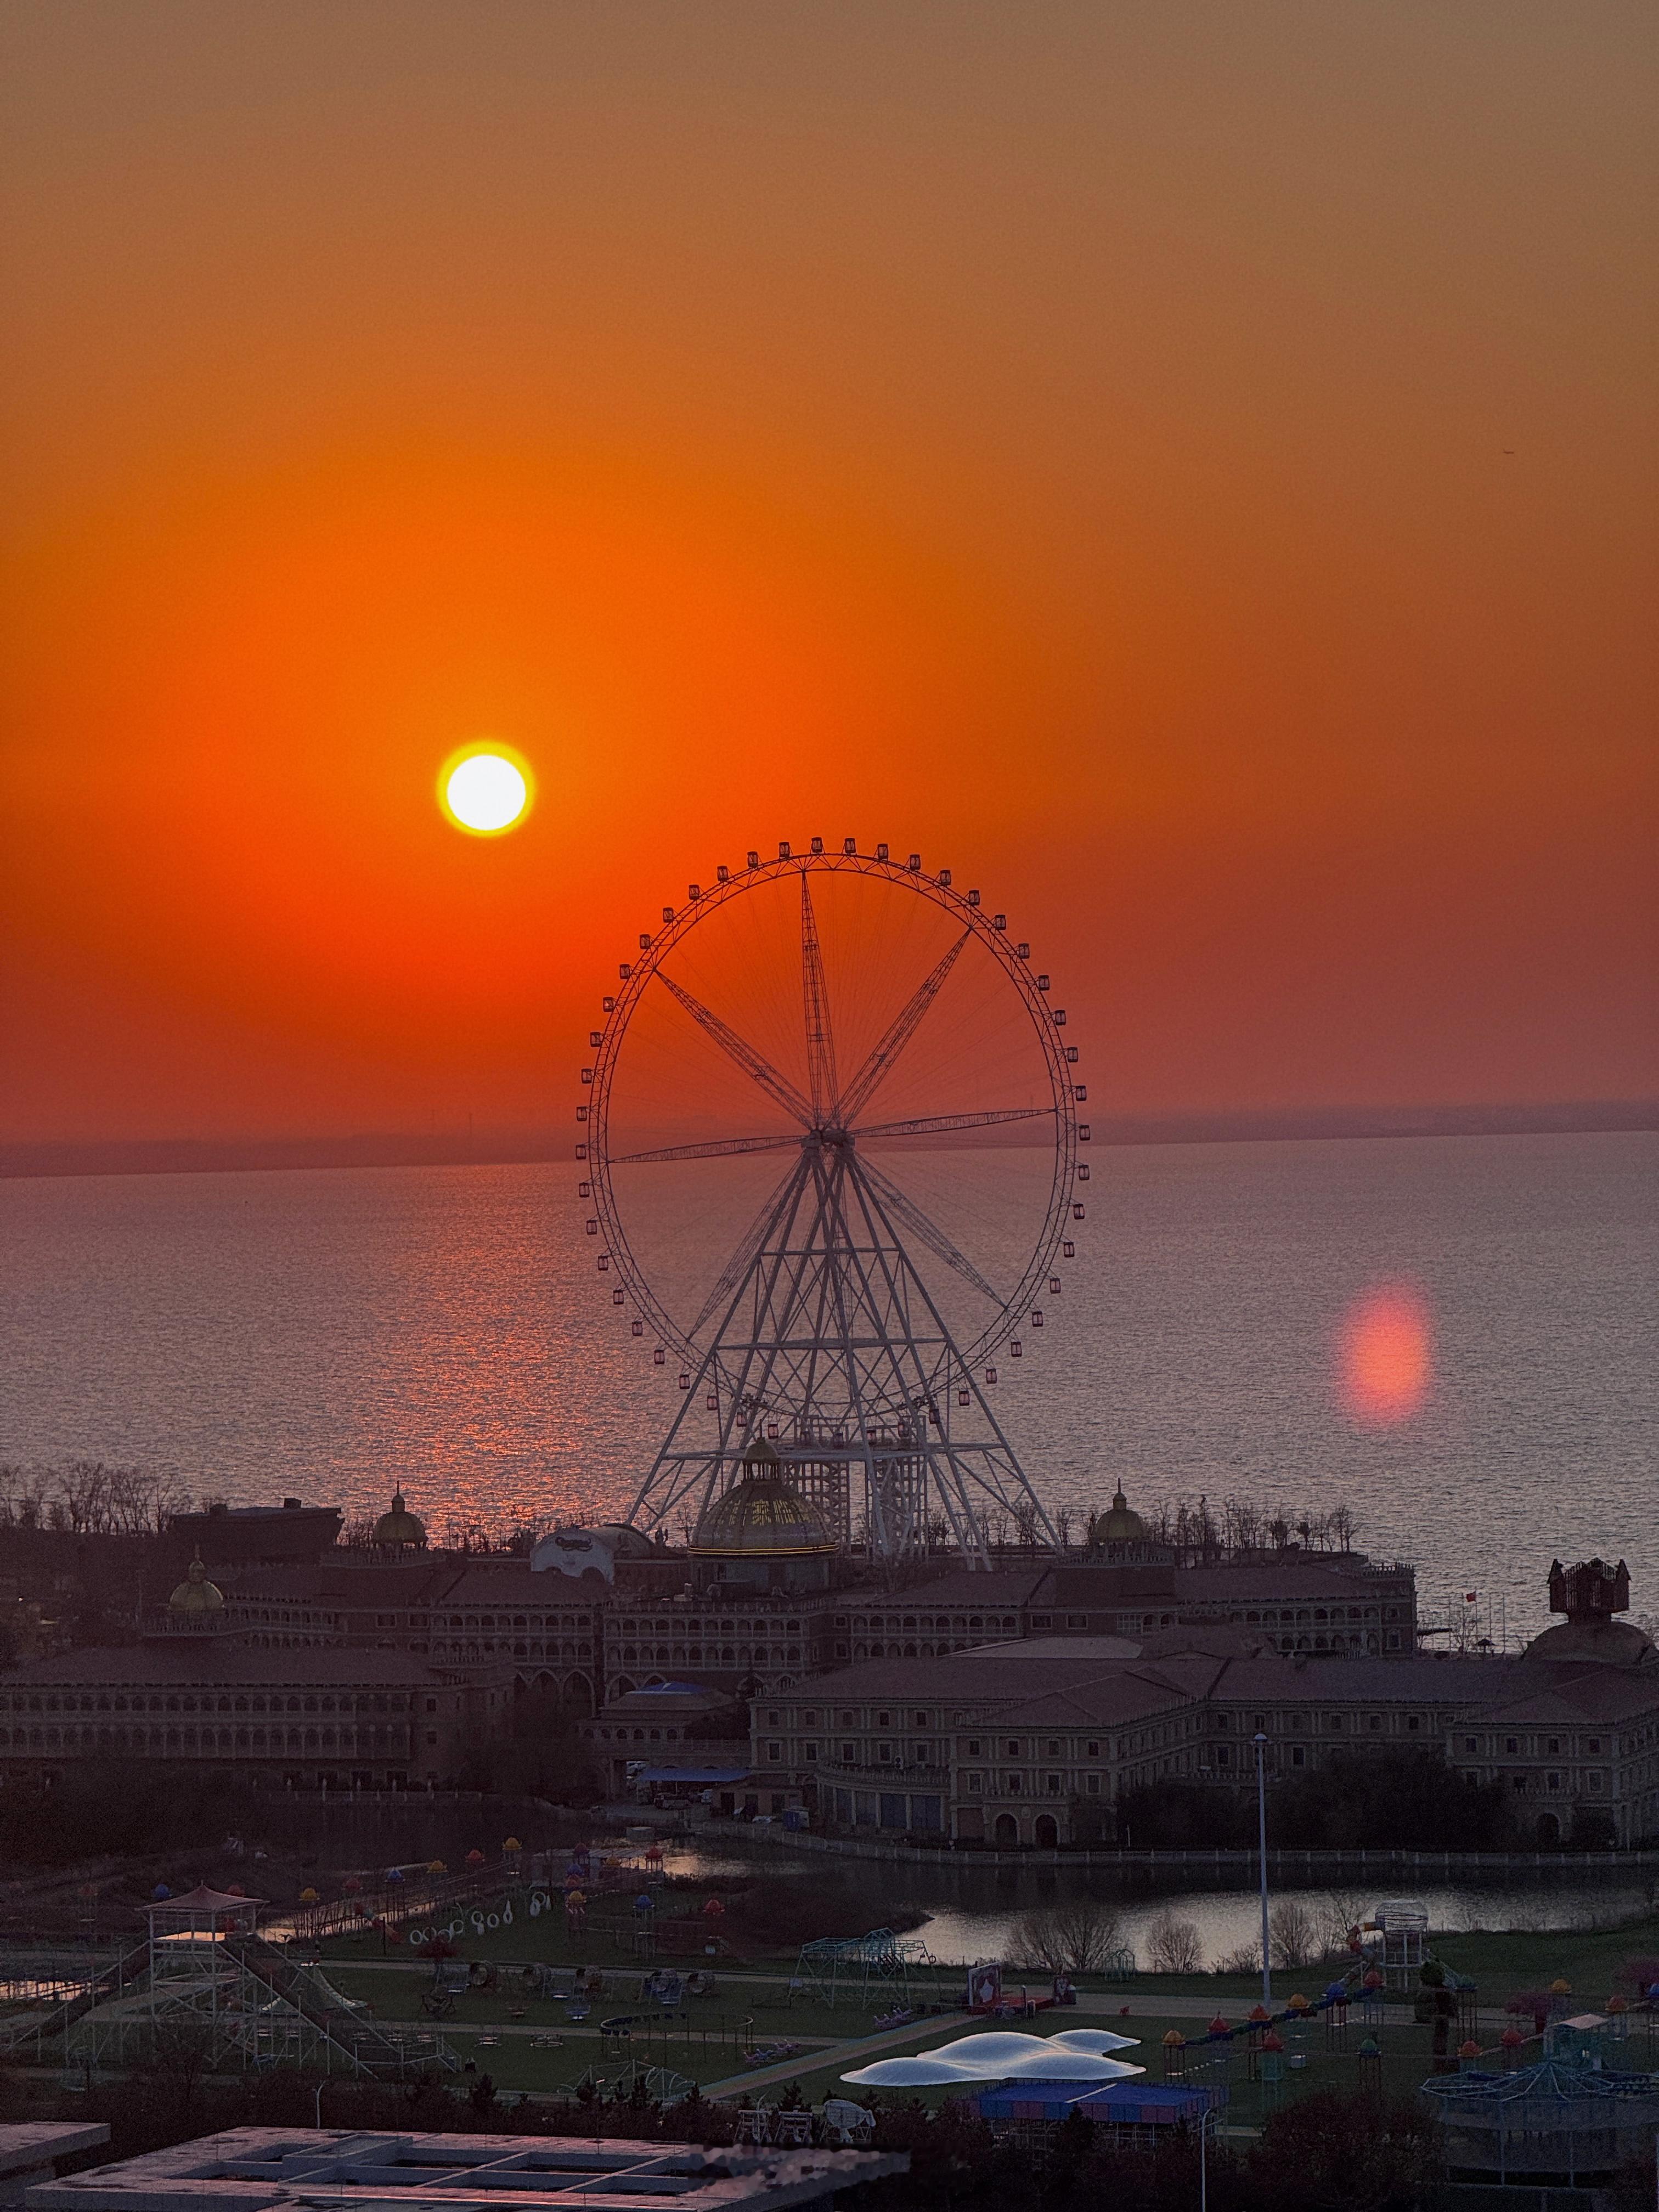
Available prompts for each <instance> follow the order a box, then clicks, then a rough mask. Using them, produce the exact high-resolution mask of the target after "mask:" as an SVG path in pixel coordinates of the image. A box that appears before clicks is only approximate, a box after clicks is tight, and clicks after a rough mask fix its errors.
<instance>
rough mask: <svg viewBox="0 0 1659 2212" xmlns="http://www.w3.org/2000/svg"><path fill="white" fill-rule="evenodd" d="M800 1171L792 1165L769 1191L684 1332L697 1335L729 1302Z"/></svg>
mask: <svg viewBox="0 0 1659 2212" xmlns="http://www.w3.org/2000/svg"><path fill="white" fill-rule="evenodd" d="M785 1141H787V1143H789V1144H793V1143H794V1142H795V1141H796V1139H794V1138H793V1137H791V1138H788V1139H786V1140H785ZM798 1173H799V1169H798V1168H792V1169H791V1170H789V1173H788V1174H787V1175H786V1176H784V1177H783V1179H782V1181H781V1182H779V1183H778V1184H777V1186H776V1187H775V1188H774V1189H773V1190H771V1191H769V1193H768V1194H767V1198H766V1203H765V1204H764V1205H763V1206H762V1208H761V1210H760V1212H758V1213H757V1215H756V1216H755V1218H754V1219H753V1220H752V1221H751V1222H750V1225H749V1226H748V1228H747V1229H746V1230H745V1231H744V1233H743V1236H742V1237H741V1238H740V1239H739V1240H738V1247H737V1249H736V1250H735V1251H734V1252H733V1253H732V1256H731V1258H730V1259H729V1260H728V1261H726V1265H725V1267H723V1268H722V1269H721V1270H720V1280H719V1281H718V1282H717V1283H716V1284H715V1285H714V1289H713V1290H712V1291H710V1292H709V1293H708V1297H706V1298H705V1299H704V1300H703V1302H702V1310H701V1311H700V1312H699V1313H698V1315H697V1317H696V1320H695V1321H694V1322H692V1324H691V1326H690V1328H688V1329H687V1331H686V1332H685V1333H686V1334H687V1335H688V1336H696V1334H697V1331H698V1330H699V1329H700V1328H702V1325H703V1323H704V1322H706V1321H707V1320H708V1318H709V1316H711V1315H712V1314H714V1313H716V1312H718V1311H719V1310H720V1307H721V1306H723V1305H726V1304H729V1303H730V1301H731V1300H732V1297H734V1296H735V1294H736V1292H737V1288H738V1284H739V1283H740V1282H741V1281H742V1280H743V1279H744V1276H745V1275H746V1274H747V1273H749V1270H750V1267H752V1266H753V1265H754V1263H755V1258H756V1255H757V1253H758V1252H759V1250H760V1249H761V1247H762V1245H763V1244H764V1243H765V1242H766V1239H767V1237H768V1235H769V1232H770V1231H771V1230H772V1228H773V1227H774V1225H775V1223H776V1221H777V1218H778V1216H779V1214H780V1213H781V1211H782V1209H783V1206H784V1204H785V1202H786V1200H787V1194H788V1190H789V1186H790V1183H791V1182H792V1181H793V1178H794V1176H796V1175H797V1174H798Z"/></svg>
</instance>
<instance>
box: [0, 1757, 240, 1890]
mask: <svg viewBox="0 0 1659 2212" xmlns="http://www.w3.org/2000/svg"><path fill="white" fill-rule="evenodd" d="M263 1803H264V1800H263V1799H262V1798H261V1796H260V1794H259V1792H258V1790H254V1789H253V1788H252V1787H251V1786H250V1784H248V1783H247V1782H246V1780H245V1779H239V1778H238V1777H237V1776H236V1775H234V1773H229V1772H227V1771H224V1770H223V1769H218V1768H213V1767H210V1766H207V1765H193V1764H185V1763H183V1762H181V1763H180V1764H179V1765H156V1764H151V1763H149V1762H148V1761H144V1760H137V1759H135V1760H131V1761H125V1762H124V1761H120V1760H114V1759H112V1760H103V1759H100V1760H98V1761H96V1762H94V1761H91V1760H88V1761H87V1762H86V1763H85V1764H84V1765H78V1764H77V1765H69V1766H67V1767H66V1769H65V1771H64V1775H63V1778H62V1779H61V1780H60V1781H58V1782H56V1783H54V1784H52V1787H51V1788H50V1790H36V1789H33V1788H31V1787H29V1786H27V1784H23V1783H21V1782H13V1783H9V1784H7V1786H6V1788H5V1789H3V1790H0V1863H10V1864H12V1865H15V1866H27V1867H56V1866H74V1865H76V1864H77V1863H79V1862H80V1861H81V1860H82V1859H94V1858H106V1857H113V1856H119V1857H143V1856H148V1855H149V1854H152V1853H159V1852H162V1851H169V1850H183V1849H186V1848H188V1847H191V1846H193V1845H197V1844H209V1843H213V1842H216V1841H217V1840H218V1838H220V1837H222V1836H223V1835H224V1834H225V1833H226V1832H227V1830H231V1829H241V1828H257V1827H258V1821H259V1813H260V1808H261V1806H262V1804H263Z"/></svg>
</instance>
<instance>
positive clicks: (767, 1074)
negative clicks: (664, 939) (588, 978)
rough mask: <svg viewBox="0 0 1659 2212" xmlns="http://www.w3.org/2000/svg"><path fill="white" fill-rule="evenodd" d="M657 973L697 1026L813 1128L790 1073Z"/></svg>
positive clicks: (668, 977) (809, 1111) (771, 1095)
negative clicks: (782, 1071) (778, 1066)
mask: <svg viewBox="0 0 1659 2212" xmlns="http://www.w3.org/2000/svg"><path fill="white" fill-rule="evenodd" d="M657 974H658V975H659V978H660V980H661V981H662V985H663V987H664V989H665V990H666V991H670V992H671V993H672V994H673V995H674V997H675V998H677V999H678V1000H679V1002H680V1004H681V1006H684V1009H685V1011H686V1012H687V1013H688V1014H690V1017H691V1018H692V1020H693V1021H694V1022H696V1024H697V1026H698V1028H699V1029H701V1030H706V1031H707V1033H708V1035H709V1036H711V1037H713V1038H714V1042H715V1043H716V1044H717V1045H719V1047H720V1049H721V1051H722V1052H724V1053H726V1054H727V1055H728V1056H729V1057H730V1058H731V1059H732V1060H736V1062H737V1063H738V1066H739V1067H740V1068H741V1069H742V1070H743V1072H744V1074H745V1075H746V1076H748V1077H749V1078H750V1080H751V1081H752V1082H755V1083H757V1084H759V1085H760V1087H761V1089H762V1090H763V1091H765V1093H766V1094H767V1096H768V1097H769V1098H773V1099H775V1100H776V1102H777V1103H778V1104H779V1105H780V1106H781V1107H782V1108H783V1109H784V1111H785V1113H787V1114H793V1115H794V1117H795V1119H796V1121H799V1123H800V1125H801V1127H802V1128H803V1129H810V1128H811V1126H812V1122H813V1118H814V1117H813V1113H812V1109H811V1106H810V1105H809V1104H808V1103H807V1101H806V1100H805V1098H803V1097H801V1095H800V1093H799V1091H797V1090H796V1088H795V1086H794V1085H793V1083H791V1082H790V1080H789V1079H788V1078H787V1076H784V1075H780V1074H779V1073H778V1071H777V1069H776V1068H775V1067H774V1066H773V1065H772V1063H771V1061H770V1060H766V1059H763V1057H762V1055H761V1054H759V1053H757V1051H756V1050H755V1048H754V1047H753V1045H751V1044H745V1043H744V1040H743V1039H742V1038H741V1037H740V1036H738V1033H737V1031H736V1030H734V1029H732V1028H731V1027H729V1026H728V1024H726V1023H725V1022H723V1021H722V1020H721V1019H720V1016H719V1015H718V1014H717V1013H714V1012H713V1011H712V1010H711V1009H710V1008H709V1007H708V1006H704V1005H703V1003H702V1000H701V999H694V998H693V997H692V995H691V994H690V991H688V990H687V989H686V988H685V987H684V985H683V984H680V983H677V982H676V981H674V979H673V977H672V976H671V975H663V973H662V970H661V969H658V970H657Z"/></svg>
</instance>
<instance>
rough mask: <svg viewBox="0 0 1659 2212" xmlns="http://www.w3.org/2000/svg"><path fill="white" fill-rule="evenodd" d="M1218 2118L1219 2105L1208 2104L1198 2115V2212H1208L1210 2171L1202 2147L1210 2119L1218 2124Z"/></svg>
mask: <svg viewBox="0 0 1659 2212" xmlns="http://www.w3.org/2000/svg"><path fill="white" fill-rule="evenodd" d="M1220 2119H1221V2107H1220V2106H1219V2105H1211V2106H1207V2107H1206V2109H1205V2111H1203V2112H1200V2115H1199V2119H1198V2212H1210V2173H1209V2168H1208V2166H1206V2163H1205V2158H1204V2148H1205V2145H1206V2142H1208V2140H1209V2133H1210V2123H1211V2121H1212V2120H1214V2121H1215V2122H1216V2123H1217V2124H1219V2123H1220Z"/></svg>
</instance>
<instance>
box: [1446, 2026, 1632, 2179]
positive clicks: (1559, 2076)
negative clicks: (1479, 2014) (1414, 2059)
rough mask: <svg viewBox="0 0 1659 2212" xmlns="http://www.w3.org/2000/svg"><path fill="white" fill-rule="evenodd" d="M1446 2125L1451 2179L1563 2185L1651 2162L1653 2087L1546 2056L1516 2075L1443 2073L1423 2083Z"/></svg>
mask: <svg viewBox="0 0 1659 2212" xmlns="http://www.w3.org/2000/svg"><path fill="white" fill-rule="evenodd" d="M1423 2094H1424V2096H1425V2097H1426V2098H1427V2099H1428V2100H1430V2103H1431V2105H1432V2106H1434V2107H1435V2108H1436V2109H1437V2111H1438V2112H1439V2115H1440V2118H1441V2122H1442V2124H1443V2127H1444V2129H1445V2142H1446V2162H1447V2165H1448V2166H1449V2167H1450V2169H1451V2171H1452V2173H1453V2175H1454V2177H1455V2178H1459V2179H1462V2178H1469V2179H1480V2180H1487V2179H1492V2178H1495V2179H1497V2181H1498V2184H1499V2185H1500V2186H1501V2185H1504V2184H1505V2183H1507V2182H1510V2181H1521V2180H1527V2179H1533V2178H1537V2179H1543V2178H1545V2177H1547V2178H1548V2179H1550V2180H1551V2181H1559V2180H1560V2179H1562V2178H1564V2177H1565V2181H1566V2184H1567V2186H1568V2187H1569V2188H1573V2187H1578V2186H1581V2185H1584V2184H1586V2183H1589V2182H1591V2181H1594V2180H1595V2179H1607V2178H1610V2177H1611V2176H1612V2175H1613V2173H1614V2172H1616V2171H1617V2169H1618V2168H1619V2167H1620V2166H1622V2165H1624V2164H1625V2163H1626V2161H1627V2160H1632V2159H1638V2158H1639V2159H1643V2160H1649V2161H1650V2160H1651V2157H1652V2152H1653V2140H1654V2129H1655V2126H1656V2124H1659V2083H1656V2082H1655V2081H1653V2079H1652V2078H1651V2076H1650V2075H1646V2074H1615V2073H1612V2072H1610V2071H1608V2070H1607V2069H1606V2068H1601V2069H1597V2068H1596V2067H1595V2066H1583V2065H1574V2064H1571V2063H1568V2062H1566V2061H1565V2060H1562V2059H1557V2058H1546V2059H1544V2060H1542V2061H1541V2063H1539V2064H1538V2065H1536V2066H1527V2067H1523V2068H1522V2069H1519V2070H1518V2071H1516V2072H1514V2073H1502V2074H1488V2073H1484V2072H1476V2071H1470V2072H1468V2073H1460V2074H1446V2075H1438V2076H1436V2077H1435V2078H1433V2079H1431V2080H1430V2081H1425V2083H1424V2084H1423Z"/></svg>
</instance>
